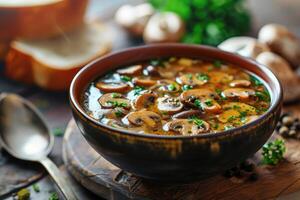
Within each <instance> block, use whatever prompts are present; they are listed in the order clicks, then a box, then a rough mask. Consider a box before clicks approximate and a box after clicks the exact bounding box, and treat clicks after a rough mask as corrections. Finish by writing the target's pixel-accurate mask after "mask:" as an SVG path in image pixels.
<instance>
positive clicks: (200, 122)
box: [189, 116, 204, 127]
mask: <svg viewBox="0 0 300 200" xmlns="http://www.w3.org/2000/svg"><path fill="white" fill-rule="evenodd" d="M189 121H191V122H193V123H194V124H196V125H197V126H198V127H203V126H204V122H203V120H202V119H200V118H198V117H196V116H192V117H190V118H189Z"/></svg>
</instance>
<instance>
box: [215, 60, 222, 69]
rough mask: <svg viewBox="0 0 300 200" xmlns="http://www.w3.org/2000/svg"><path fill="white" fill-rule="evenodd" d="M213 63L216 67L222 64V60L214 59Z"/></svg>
mask: <svg viewBox="0 0 300 200" xmlns="http://www.w3.org/2000/svg"><path fill="white" fill-rule="evenodd" d="M213 65H214V66H215V67H216V68H220V67H221V65H222V62H221V61H219V60H215V61H214V62H213Z"/></svg>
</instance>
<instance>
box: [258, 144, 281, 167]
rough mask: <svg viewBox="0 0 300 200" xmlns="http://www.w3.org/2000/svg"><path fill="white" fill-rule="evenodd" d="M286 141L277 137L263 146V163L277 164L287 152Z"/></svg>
mask: <svg viewBox="0 0 300 200" xmlns="http://www.w3.org/2000/svg"><path fill="white" fill-rule="evenodd" d="M285 150H286V148H285V145H284V141H283V140H280V139H276V140H275V141H273V142H268V143H267V144H265V145H264V146H263V148H262V156H263V163H264V164H268V165H276V164H277V163H278V162H279V161H280V160H282V158H283V154H284V153H285Z"/></svg>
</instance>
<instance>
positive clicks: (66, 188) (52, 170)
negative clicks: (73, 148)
mask: <svg viewBox="0 0 300 200" xmlns="http://www.w3.org/2000/svg"><path fill="white" fill-rule="evenodd" d="M40 163H41V164H42V165H43V166H44V167H45V168H46V169H47V171H48V172H49V174H50V175H51V177H52V178H53V180H54V181H55V183H56V184H57V186H58V188H59V189H60V191H61V192H62V194H63V195H64V197H65V199H67V200H77V198H76V196H75V194H74V192H73V191H72V190H71V188H70V184H69V183H68V181H67V180H66V178H64V177H63V176H62V174H61V172H60V171H59V169H58V168H57V166H56V165H55V164H54V163H53V162H52V161H51V160H50V159H49V158H47V157H46V158H43V159H41V160H40Z"/></svg>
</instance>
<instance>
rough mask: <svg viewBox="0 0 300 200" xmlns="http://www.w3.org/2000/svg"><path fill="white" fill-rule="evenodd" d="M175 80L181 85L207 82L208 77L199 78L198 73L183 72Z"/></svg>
mask: <svg viewBox="0 0 300 200" xmlns="http://www.w3.org/2000/svg"><path fill="white" fill-rule="evenodd" d="M176 81H177V82H178V83H179V84H181V85H192V86H195V85H204V84H205V83H207V82H208V79H201V78H199V74H184V75H182V76H180V77H178V78H176Z"/></svg>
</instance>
